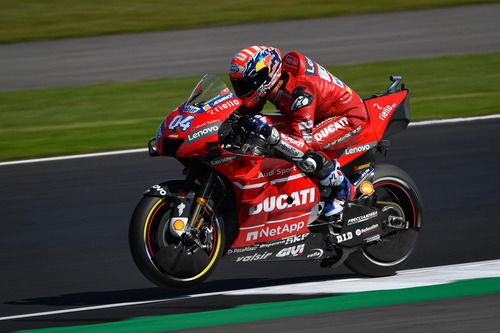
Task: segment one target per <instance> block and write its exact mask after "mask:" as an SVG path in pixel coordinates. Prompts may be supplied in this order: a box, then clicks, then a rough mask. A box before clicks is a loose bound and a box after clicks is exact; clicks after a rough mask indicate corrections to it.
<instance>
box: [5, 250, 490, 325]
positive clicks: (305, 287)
mask: <svg viewBox="0 0 500 333" xmlns="http://www.w3.org/2000/svg"><path fill="white" fill-rule="evenodd" d="M488 277H500V259H499V260H489V261H479V262H471V263H466V264H458V265H447V266H437V267H427V268H420V269H411V270H405V271H400V272H398V274H397V275H394V276H388V277H382V278H354V279H353V278H350V279H334V280H328V281H315V282H305V283H294V284H287V285H278V286H269V287H261V288H251V289H240V290H228V291H220V292H210V293H202V294H193V295H185V296H178V297H170V298H164V299H157V300H148V301H140V302H126V303H115V304H104V305H97V306H88V307H82V308H74V309H65V310H58V311H48V312H37V313H28V314H20V315H14V316H7V317H0V321H2V320H11V319H22V318H31V317H41V316H49V315H58V314H65V313H73V312H83V311H92V310H101V309H111V308H119V307H125V306H135V305H145V304H152V303H160V302H169V301H177V300H183V299H188V298H200V297H209V296H217V295H233V296H237V295H259V294H261V295H277V294H283V295H287V294H288V295H290V294H296V295H314V294H339V293H352V292H363V291H375V290H389V289H405V288H414V287H421V286H431V285H439V284H446V283H451V282H454V281H459V280H469V279H478V278H488Z"/></svg>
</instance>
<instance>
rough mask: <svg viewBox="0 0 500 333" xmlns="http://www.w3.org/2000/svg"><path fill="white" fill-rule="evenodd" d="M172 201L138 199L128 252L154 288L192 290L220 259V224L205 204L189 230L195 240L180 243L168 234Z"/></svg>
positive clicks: (131, 226)
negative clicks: (194, 227) (193, 225)
mask: <svg viewBox="0 0 500 333" xmlns="http://www.w3.org/2000/svg"><path fill="white" fill-rule="evenodd" d="M177 185H178V184H177ZM170 187H172V186H170ZM174 187H177V186H174ZM170 190H171V191H172V190H175V189H173V188H170ZM174 193H175V192H174ZM172 199H173V198H171V197H161V198H160V197H150V196H145V197H144V198H142V200H141V201H140V202H139V204H138V205H137V207H136V209H135V211H134V213H133V215H132V219H131V222H130V228H129V245H130V251H131V253H132V257H133V259H134V261H135V263H136V265H137V267H138V268H139V270H140V271H141V272H142V273H143V274H144V276H145V277H147V278H148V279H149V280H150V281H151V282H153V283H155V284H156V285H158V286H160V287H176V288H179V287H180V288H184V287H192V286H194V285H196V284H198V283H200V282H202V281H203V280H205V279H206V278H207V277H208V276H209V275H210V273H212V272H213V270H214V269H215V266H216V265H217V263H218V261H219V260H220V258H221V256H222V252H223V249H224V232H223V222H222V220H221V217H219V216H218V214H216V213H215V212H214V211H213V209H212V208H211V206H210V205H209V204H207V205H205V206H204V207H203V209H202V211H201V213H200V214H199V220H198V221H197V223H196V230H194V231H193V235H194V240H195V241H194V242H193V241H190V242H186V241H185V240H181V239H180V238H178V237H175V236H174V235H172V234H171V233H170V228H169V223H170V218H171V211H172V208H173V200H172Z"/></svg>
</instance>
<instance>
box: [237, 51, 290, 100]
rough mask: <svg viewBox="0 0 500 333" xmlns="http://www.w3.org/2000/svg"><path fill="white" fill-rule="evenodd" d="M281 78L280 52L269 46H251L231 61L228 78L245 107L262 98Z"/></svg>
mask: <svg viewBox="0 0 500 333" xmlns="http://www.w3.org/2000/svg"><path fill="white" fill-rule="evenodd" d="M280 77H281V52H280V50H278V49H277V48H274V47H269V46H251V47H247V48H246V49H243V50H241V51H240V52H238V53H236V55H235V56H234V57H233V59H232V60H231V68H230V71H229V78H230V79H231V83H232V84H233V88H234V91H235V93H236V95H237V96H238V97H239V98H240V99H241V101H242V104H243V105H244V106H246V107H252V106H254V105H255V104H257V102H258V101H259V100H261V99H262V98H264V96H266V95H267V94H268V93H269V92H270V91H271V89H272V88H273V87H274V85H275V84H276V83H277V82H278V80H279V78H280Z"/></svg>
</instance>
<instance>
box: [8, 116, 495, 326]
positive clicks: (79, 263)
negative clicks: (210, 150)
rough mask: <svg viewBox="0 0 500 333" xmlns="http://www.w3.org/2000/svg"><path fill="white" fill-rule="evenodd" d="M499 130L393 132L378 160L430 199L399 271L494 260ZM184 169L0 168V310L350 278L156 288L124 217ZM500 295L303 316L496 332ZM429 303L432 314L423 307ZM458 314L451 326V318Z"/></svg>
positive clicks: (230, 300) (159, 308) (103, 316)
mask: <svg viewBox="0 0 500 333" xmlns="http://www.w3.org/2000/svg"><path fill="white" fill-rule="evenodd" d="M498 128H500V120H498V119H497V120H488V121H476V122H469V123H459V124H447V125H432V126H421V127H410V128H408V129H407V130H406V131H405V132H402V133H400V134H398V135H397V136H394V137H393V139H392V145H391V151H390V152H389V155H388V156H387V157H381V159H380V161H381V162H382V161H387V162H391V163H394V164H396V165H398V166H400V167H402V168H403V169H405V170H406V171H407V172H408V173H409V174H410V175H411V176H412V177H413V178H414V179H415V181H416V182H417V184H418V185H419V187H420V190H421V192H422V194H423V197H424V200H425V216H424V229H423V232H422V233H421V238H420V239H419V244H418V248H417V250H416V252H415V253H414V255H413V257H412V258H411V260H410V261H409V263H408V266H407V267H406V268H419V267H428V266H437V265H446V264H456V263H465V262H472V261H479V260H490V259H498V258H500V242H499V241H498V238H499V234H500V225H499V224H498V221H499V219H498V215H499V204H500V191H499V188H500V179H499V178H498V177H496V175H495V173H496V172H497V171H498V165H499V156H500V139H499V137H498ZM180 174H181V170H180V167H179V164H178V163H177V162H176V161H175V160H173V159H169V158H162V157H160V158H150V157H148V156H146V154H145V153H142V154H127V155H119V156H106V157H95V158H87V159H81V160H65V161H54V162H41V163H33V164H22V165H11V166H1V167H0V184H2V186H1V187H0V199H1V200H0V216H1V230H2V232H1V234H0V235H1V236H0V262H1V263H2V273H1V274H0V288H1V292H0V301H1V302H0V316H10V315H18V314H26V313H34V312H44V311H54V310H61V309H68V308H77V307H85V306H93V305H102V304H109V303H120V302H130V301H140V300H150V299H159V298H165V297H171V296H179V295H185V294H192V293H198V292H211V291H221V290H231V289H242V288H251V287H259V286H266V285H276V284H283V283H294V282H303V281H321V280H325V279H331V278H345V277H346V276H349V275H350V274H352V273H351V272H349V271H348V270H347V269H345V268H339V269H336V270H329V269H323V268H320V267H319V266H318V264H317V263H315V262H302V263H297V262H294V263H267V264H264V263H260V264H259V263H246V264H234V263H229V262H222V264H221V265H220V266H219V267H218V270H217V271H216V272H215V274H214V275H213V276H212V277H211V278H210V279H209V280H208V281H207V282H206V283H205V284H203V285H202V286H200V287H198V288H195V289H192V290H187V291H177V290H172V291H166V290H161V289H159V288H156V287H155V286H154V285H152V284H151V283H149V282H148V281H147V280H146V279H145V278H143V277H142V276H141V275H140V273H139V272H138V270H137V269H136V267H135V266H134V264H133V262H132V259H131V257H130V255H129V252H128V245H127V228H128V221H129V218H130V215H131V213H132V211H133V208H134V206H135V204H136V202H137V201H138V200H139V199H140V197H141V194H142V191H143V190H144V189H145V188H147V187H148V186H149V185H152V184H155V183H158V182H160V181H161V180H163V179H166V178H171V177H178V176H180ZM316 296H318V295H316ZM301 297H303V296H288V295H281V296H271V295H260V296H220V297H207V298H201V299H196V300H178V301H170V302H165V303H159V304H150V305H143V306H134V307H124V308H116V309H104V310H96V311H87V312H79V313H72V314H61V315H53V316H43V317H34V318H26V319H17V320H8V321H0V331H2V330H6V331H10V330H14V329H26V328H41V327H52V326H68V325H82V324H91V323H99V322H106V321H114V320H120V319H126V318H131V317H139V316H151V315H160V314H172V313H185V312H198V311H206V310H213V309H220V308H227V307H232V306H236V305H239V304H248V303H258V302H267V301H277V300H289V299H297V298H301ZM499 301H500V295H498V294H495V295H491V296H477V297H468V298H464V300H463V301H461V300H457V301H446V300H444V301H432V302H430V303H429V304H430V305H432V307H427V306H426V305H425V304H419V303H416V304H414V305H411V304H410V305H404V306H401V307H400V306H392V307H383V308H371V309H359V310H350V311H345V312H338V313H334V314H330V315H317V316H307V317H304V318H303V319H304V321H303V323H309V324H310V325H312V327H313V328H314V327H316V328H315V329H311V330H312V331H322V328H324V329H325V330H326V327H327V326H328V325H330V327H335V325H339V327H344V328H346V329H347V328H348V327H350V328H352V330H351V331H353V332H356V331H366V330H370V331H371V332H373V331H374V332H379V331H380V332H382V331H384V330H387V329H390V328H405V330H408V331H409V332H414V331H417V330H416V329H415V327H414V325H416V324H422V320H425V321H424V323H425V322H428V321H431V322H432V323H433V324H434V325H433V327H434V328H435V331H436V332H457V331H463V332H466V331H470V330H467V329H466V328H468V327H469V326H467V325H462V326H460V325H459V323H460V321H461V320H462V321H463V320H465V319H466V318H471V320H472V319H474V323H476V324H477V325H479V327H482V328H483V329H484V330H485V331H493V330H492V328H496V327H497V326H498V325H499V324H500V319H499V318H498V316H496V315H492V313H491V308H492V307H496V308H497V309H498V303H499ZM464 302H466V304H467V305H464ZM431 308H432V309H435V310H436V311H430V310H429V309H431ZM344 313H345V316H344ZM443 316H444V317H443ZM300 318H302V317H300ZM349 318H351V319H349ZM363 318H364V319H363ZM443 318H446V320H442V319H443ZM478 318H480V319H481V320H478ZM374 320H375V321H374ZM453 320H455V324H454V325H451V326H450V325H449V324H450V322H452V321H453ZM294 323H297V322H296V320H295V319H294V320H275V321H270V322H260V323H254V324H246V325H240V326H237V328H238V330H241V331H245V332H246V331H248V332H250V331H253V329H255V328H259V327H265V325H271V326H267V327H273V330H275V331H283V332H285V331H291V330H290V329H291V328H294V329H295V331H300V330H298V327H301V326H297V325H295V326H294ZM362 323H365V325H362ZM262 325H264V326H262ZM325 325H326V326H325ZM331 325H333V326H331ZM342 325H344V326H342ZM243 326H244V327H246V328H245V329H242V327H243ZM448 326H449V327H448ZM475 327H477V326H475ZM424 328H425V327H424ZM460 328H462V330H460ZM227 329H228V330H226V331H227V332H230V331H231V330H230V329H229V328H227Z"/></svg>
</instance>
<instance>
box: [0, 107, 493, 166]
mask: <svg viewBox="0 0 500 333" xmlns="http://www.w3.org/2000/svg"><path fill="white" fill-rule="evenodd" d="M488 119H500V114H494V115H489V116H480V117H467V118H451V119H439V120H427V121H419V122H415V123H410V125H409V126H410V127H412V126H429V125H445V124H454V123H462V122H470V121H477V120H488ZM147 151H148V150H147V149H146V148H139V149H127V150H116V151H109V152H103V153H92V154H80V155H66V156H57V157H47V158H37V159H31V160H20V161H9V162H0V166H6V165H17V164H30V163H39V162H52V161H63V160H73V159H77V158H90V157H100V156H111V155H123V154H134V153H145V152H147Z"/></svg>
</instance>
